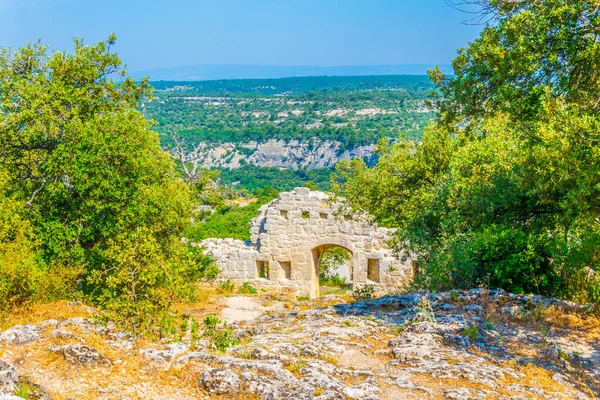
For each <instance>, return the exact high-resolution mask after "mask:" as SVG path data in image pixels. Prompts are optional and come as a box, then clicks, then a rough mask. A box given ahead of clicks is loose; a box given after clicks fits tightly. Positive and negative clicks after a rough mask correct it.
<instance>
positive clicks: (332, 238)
mask: <svg viewBox="0 0 600 400" xmlns="http://www.w3.org/2000/svg"><path fill="white" fill-rule="evenodd" d="M339 207H341V205H340V204H339V203H335V202H332V201H330V199H328V196H327V195H326V194H325V193H322V192H316V191H310V190H309V189H307V188H296V189H294V191H292V192H288V193H281V195H280V196H279V198H278V199H276V200H273V201H272V202H270V203H269V204H266V205H264V206H263V207H261V208H260V210H259V215H258V216H257V217H256V218H255V219H254V220H252V223H251V228H250V234H251V241H250V242H242V241H237V240H233V239H208V240H206V241H204V242H203V245H205V246H206V247H207V250H208V251H211V252H212V253H213V254H214V256H215V258H216V260H217V263H218V265H219V268H220V270H221V273H222V276H223V277H224V278H227V279H233V280H249V281H252V282H253V283H254V284H256V285H257V286H281V287H289V288H294V289H296V290H297V291H298V292H299V293H304V294H307V295H310V296H311V297H315V296H317V295H318V291H319V283H318V261H319V257H320V256H321V255H322V254H323V252H324V251H325V250H327V249H328V248H330V247H334V246H341V247H343V248H345V249H346V250H348V251H349V252H350V253H351V255H352V259H351V263H352V271H353V273H352V275H353V276H352V283H353V286H354V287H355V288H356V287H360V286H362V285H364V284H371V285H373V286H375V288H376V290H377V291H378V292H388V291H390V290H393V289H394V288H396V287H399V286H402V285H405V284H406V283H407V282H408V281H409V280H410V279H411V275H412V266H411V262H410V260H409V261H407V262H402V261H400V259H399V258H398V257H396V256H395V255H394V252H393V251H392V249H390V248H389V246H388V242H389V240H390V239H391V234H392V233H393V231H392V230H390V229H386V228H380V227H377V226H376V225H375V224H371V223H369V222H368V221H367V219H365V218H357V219H345V218H344V217H340V216H338V215H336V214H335V211H336V210H338V209H339Z"/></svg>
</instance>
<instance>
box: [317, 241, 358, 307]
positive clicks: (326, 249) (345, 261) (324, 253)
mask: <svg viewBox="0 0 600 400" xmlns="http://www.w3.org/2000/svg"><path fill="white" fill-rule="evenodd" d="M312 259H313V271H314V286H315V290H314V293H315V295H316V296H319V295H323V294H328V293H339V292H345V291H346V290H348V289H351V288H352V282H353V280H354V255H353V252H352V251H351V250H350V249H348V248H347V247H345V246H342V245H339V244H331V243H327V244H322V245H319V246H316V247H314V248H313V249H312Z"/></svg>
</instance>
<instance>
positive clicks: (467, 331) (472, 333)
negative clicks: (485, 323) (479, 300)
mask: <svg viewBox="0 0 600 400" xmlns="http://www.w3.org/2000/svg"><path fill="white" fill-rule="evenodd" d="M460 334H461V335H463V336H465V337H467V338H469V339H471V340H477V337H478V336H479V330H478V329H477V327H476V326H475V325H471V326H465V327H464V328H463V330H462V331H461V332H460Z"/></svg>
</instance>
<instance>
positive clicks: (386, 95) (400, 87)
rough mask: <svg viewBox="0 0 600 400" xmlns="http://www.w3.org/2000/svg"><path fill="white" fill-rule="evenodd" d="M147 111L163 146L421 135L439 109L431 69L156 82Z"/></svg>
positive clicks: (352, 142)
mask: <svg viewBox="0 0 600 400" xmlns="http://www.w3.org/2000/svg"><path fill="white" fill-rule="evenodd" d="M152 85H153V86H154V88H155V92H154V99H153V100H151V101H150V100H148V101H144V102H143V107H142V108H143V111H144V113H145V115H146V116H147V117H148V118H151V119H153V120H155V121H156V122H157V126H155V129H156V130H157V131H158V132H159V133H160V134H161V138H162V141H163V146H165V147H166V148H168V147H169V146H170V145H172V141H171V135H172V134H177V135H178V136H180V137H181V138H182V139H184V140H185V142H186V143H187V145H188V146H191V147H193V146H195V145H196V144H198V143H199V142H202V141H205V142H209V143H223V142H234V143H247V142H251V141H258V142H262V141H265V140H269V139H281V140H286V141H289V140H311V139H313V138H318V139H320V140H335V141H338V142H340V143H342V144H343V145H344V146H345V147H350V148H352V147H355V146H358V145H365V144H373V143H377V142H378V141H379V140H380V139H382V138H385V137H389V138H393V139H396V138H397V137H399V136H401V135H402V136H405V137H408V138H419V137H420V135H421V133H422V131H423V128H424V127H425V125H426V124H427V123H428V122H429V121H431V119H432V117H433V112H432V110H431V109H429V108H428V107H427V106H426V105H425V101H426V99H427V96H428V95H429V94H430V93H431V91H432V90H433V87H432V85H431V83H430V82H429V80H428V78H427V77H424V76H367V77H306V78H284V79H260V80H258V79H245V80H223V81H208V82H152Z"/></svg>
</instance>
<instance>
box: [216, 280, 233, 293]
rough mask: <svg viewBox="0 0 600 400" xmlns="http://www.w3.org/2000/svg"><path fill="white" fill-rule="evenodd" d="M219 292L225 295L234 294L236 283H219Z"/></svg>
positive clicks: (229, 281)
mask: <svg viewBox="0 0 600 400" xmlns="http://www.w3.org/2000/svg"><path fill="white" fill-rule="evenodd" d="M219 290H221V293H224V294H232V293H233V292H234V291H235V283H233V282H231V280H229V279H227V280H226V281H222V282H221V283H219Z"/></svg>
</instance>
